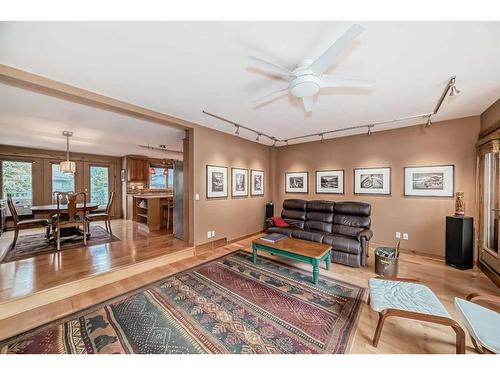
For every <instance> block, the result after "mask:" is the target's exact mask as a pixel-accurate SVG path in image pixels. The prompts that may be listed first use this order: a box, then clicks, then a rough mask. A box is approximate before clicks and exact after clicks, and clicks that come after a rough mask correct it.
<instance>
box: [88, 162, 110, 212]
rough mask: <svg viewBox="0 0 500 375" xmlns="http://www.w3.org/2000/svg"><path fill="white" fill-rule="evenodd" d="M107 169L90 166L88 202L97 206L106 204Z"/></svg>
mask: <svg viewBox="0 0 500 375" xmlns="http://www.w3.org/2000/svg"><path fill="white" fill-rule="evenodd" d="M108 197H109V174H108V167H99V166H95V165H94V166H90V201H91V202H92V203H97V204H99V205H105V204H107V203H108Z"/></svg>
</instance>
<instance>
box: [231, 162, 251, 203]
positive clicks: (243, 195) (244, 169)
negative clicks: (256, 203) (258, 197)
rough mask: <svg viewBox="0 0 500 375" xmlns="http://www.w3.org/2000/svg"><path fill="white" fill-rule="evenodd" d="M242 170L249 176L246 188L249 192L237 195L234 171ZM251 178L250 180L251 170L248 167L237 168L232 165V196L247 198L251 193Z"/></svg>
mask: <svg viewBox="0 0 500 375" xmlns="http://www.w3.org/2000/svg"><path fill="white" fill-rule="evenodd" d="M235 169H236V170H240V171H246V176H247V180H246V184H247V186H246V188H247V189H246V190H247V193H246V194H241V195H235V194H234V183H235V181H234V179H233V171H234V170H235ZM249 180H250V177H249V171H248V169H247V168H237V167H231V198H247V197H248V195H249V193H250V191H249V190H250V184H249Z"/></svg>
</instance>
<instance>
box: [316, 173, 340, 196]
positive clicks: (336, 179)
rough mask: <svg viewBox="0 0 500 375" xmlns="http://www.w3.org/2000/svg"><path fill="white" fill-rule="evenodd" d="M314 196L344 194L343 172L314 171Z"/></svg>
mask: <svg viewBox="0 0 500 375" xmlns="http://www.w3.org/2000/svg"><path fill="white" fill-rule="evenodd" d="M316 194H344V170H335V171H316Z"/></svg>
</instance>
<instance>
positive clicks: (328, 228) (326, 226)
mask: <svg viewBox="0 0 500 375" xmlns="http://www.w3.org/2000/svg"><path fill="white" fill-rule="evenodd" d="M304 228H305V229H308V230H313V231H314V230H319V231H322V232H328V233H329V234H330V233H332V224H330V223H325V222H322V221H309V220H308V221H306V223H305V226H304Z"/></svg>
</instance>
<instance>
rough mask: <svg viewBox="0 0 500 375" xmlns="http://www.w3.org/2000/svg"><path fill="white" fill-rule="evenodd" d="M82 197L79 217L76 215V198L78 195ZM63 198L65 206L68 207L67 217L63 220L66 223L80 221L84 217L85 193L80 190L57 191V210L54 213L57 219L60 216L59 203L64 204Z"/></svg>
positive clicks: (85, 206)
mask: <svg viewBox="0 0 500 375" xmlns="http://www.w3.org/2000/svg"><path fill="white" fill-rule="evenodd" d="M80 195H81V196H82V197H83V214H82V215H81V216H80V217H77V215H76V214H77V198H78V196H80ZM63 199H66V201H67V202H68V203H67V207H68V219H67V220H65V222H66V221H67V222H68V223H78V222H82V221H83V220H84V219H83V217H84V216H85V213H86V212H87V193H85V192H80V193H76V194H75V193H59V194H58V195H57V211H56V215H57V218H58V220H60V218H61V205H62V204H64V203H62V202H63Z"/></svg>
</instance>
